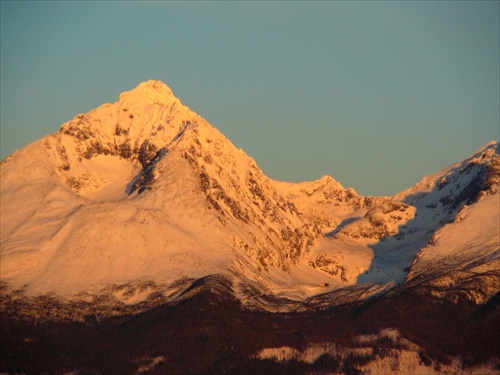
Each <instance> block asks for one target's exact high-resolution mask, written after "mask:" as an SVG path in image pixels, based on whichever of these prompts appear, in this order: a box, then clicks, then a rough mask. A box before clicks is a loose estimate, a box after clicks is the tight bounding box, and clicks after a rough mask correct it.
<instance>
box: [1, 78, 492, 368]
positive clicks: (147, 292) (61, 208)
mask: <svg viewBox="0 0 500 375" xmlns="http://www.w3.org/2000/svg"><path fill="white" fill-rule="evenodd" d="M499 154H500V145H499V144H498V143H497V142H490V143H488V144H486V145H485V146H484V147H483V148H481V149H480V150H478V151H477V152H475V153H474V154H473V155H472V156H471V157H469V158H468V159H465V160H464V161H461V162H458V163H456V164H453V165H451V166H449V167H447V168H445V169H443V170H441V171H439V172H437V173H436V174H433V175H430V176H427V177H425V178H424V179H422V181H420V182H419V183H418V184H416V185H415V186H414V187H411V188H409V189H407V190H405V191H403V192H401V193H399V194H396V195H395V196H393V197H363V196H360V195H358V194H357V193H356V192H355V191H354V190H353V189H352V188H344V187H343V186H342V185H341V184H340V183H338V182H337V181H335V180H334V179H333V178H332V177H330V176H325V177H323V178H321V179H320V180H318V181H311V182H303V183H287V182H280V181H274V180H272V179H269V178H268V177H266V176H265V175H264V174H263V173H262V171H261V170H260V169H259V168H258V166H257V165H256V163H255V161H254V160H253V159H252V158H251V157H249V156H248V155H247V154H245V152H244V151H242V150H240V149H238V148H236V147H235V146H234V145H233V144H232V143H231V142H230V141H229V140H228V139H227V138H226V137H225V136H224V135H223V134H221V133H220V132H219V131H218V130H217V129H215V128H214V127H212V126H211V125H210V124H209V123H208V122H207V121H206V120H205V119H203V118H202V117H200V116H199V115H197V114H196V113H194V112H192V111H191V110H190V109H189V108H187V107H186V106H184V105H183V104H182V103H181V102H180V101H179V99H177V98H176V97H175V96H174V95H173V94H172V91H171V90H170V89H169V88H168V87H167V86H166V85H165V84H163V83H161V82H159V81H148V82H144V83H141V84H140V85H139V86H138V87H137V88H135V89H133V90H131V91H129V92H125V93H123V94H121V95H120V96H119V98H118V101H117V102H116V103H113V104H104V105H102V106H101V107H99V108H97V109H94V110H92V111H90V112H89V113H87V114H79V115H77V116H76V117H75V118H74V119H72V120H70V121H68V122H66V123H64V124H62V126H61V127H60V129H59V131H57V132H55V133H53V134H51V135H47V136H45V137H44V138H42V139H40V140H38V141H36V142H34V143H32V144H30V145H28V146H26V147H24V148H22V149H19V150H17V151H16V152H14V153H13V154H12V155H10V156H9V157H7V158H6V159H5V160H3V161H2V163H1V196H0V198H1V222H0V225H1V259H0V260H1V262H0V271H1V272H0V274H1V285H0V288H1V290H2V294H1V299H0V311H2V315H3V316H4V317H5V318H6V319H5V322H2V323H1V324H0V332H1V333H2V335H4V334H5V337H6V338H7V339H8V340H5V341H4V340H0V345H2V347H1V348H0V349H2V350H1V351H2V353H6V355H5V356H3V355H2V356H1V357H0V371H4V370H5V371H7V372H15V373H19V372H23V371H24V372H26V373H30V372H32V371H35V372H43V371H46V372H47V371H48V372H61V371H62V370H61V369H64V370H65V371H79V369H85V370H88V371H94V370H95V369H96V367H95V366H101V367H102V366H103V363H105V361H104V360H103V359H102V358H101V355H102V354H101V353H105V352H106V351H110V350H111V351H116V350H117V351H118V352H119V353H120V354H117V355H115V356H112V355H111V356H107V357H109V358H113V360H112V361H111V362H109V363H108V367H106V368H107V371H108V372H120V373H136V374H137V373H141V372H145V371H150V372H154V371H156V373H165V372H168V373H186V372H188V373H196V372H200V371H201V372H206V371H208V370H210V371H212V372H214V373H232V372H233V373H245V372H250V373H266V372H268V373H272V372H276V371H278V372H280V371H281V372H283V371H284V372H286V373H290V372H293V371H296V372H297V371H299V372H300V373H307V372H308V371H312V372H317V371H320V372H321V371H327V372H328V371H330V372H332V371H333V372H334V373H356V371H358V372H359V371H365V372H375V373H387V372H394V373H405V372H406V373H408V372H410V373H413V372H420V373H434V372H436V373H439V372H440V369H444V371H452V372H456V371H458V370H460V371H462V372H461V373H464V374H465V373H467V374H468V373H475V372H476V373H484V372H491V373H495V371H496V369H497V367H498V365H499V364H500V347H499V346H498V342H500V338H499V337H497V336H498V334H496V333H495V332H497V331H498V330H495V329H494V328H493V329H492V327H498V324H500V321H499V317H500V304H499V299H498V296H499V291H500V233H499V230H500V229H499V228H500V225H499V223H500V193H499V190H500V189H499V186H500V155H499ZM436 301H437V302H436ZM450 311H451V313H450ZM276 313H277V314H276ZM130 317H131V318H130ZM414 317H415V319H417V320H418V321H419V323H418V325H416V324H415V322H414V320H413V319H414ZM2 320H3V319H2ZM46 322H51V323H47V324H48V325H45V323H46ZM75 322H78V323H75ZM39 323H40V324H39ZM72 324H76V325H72ZM458 325H460V327H458ZM82 327H83V328H82ZM95 327H97V328H95ZM193 327H197V328H193ZM159 332H161V334H159ZM478 332H480V334H479V335H478V334H477V333H478ZM75 337H76V338H75ZM128 337H134V341H133V342H132V341H130V339H128ZM241 337H244V338H245V339H244V340H243V341H241ZM278 337H279V339H278ZM136 339H137V340H138V341H137V343H136V342H135V340H136ZM2 342H5V343H6V344H5V345H4V344H3V343H2ZM39 342H44V343H45V344H44V345H38V344H37V343H39ZM60 342H64V343H65V344H64V345H68V346H73V347H74V348H75V349H74V351H73V354H71V355H69V356H67V355H66V354H64V353H67V352H68V350H69V349H68V348H66V347H64V348H62V347H60V345H61V344H60ZM153 342H154V344H153ZM436 342H437V343H439V344H435V343H436ZM207 343H208V344H207ZM82 345H83V347H84V348H86V349H82ZM290 345H291V346H290ZM116 348H120V349H116ZM193 348H197V350H199V351H200V352H201V354H200V352H196V351H195V350H194V349H193ZM47 350H52V352H48V351H47ZM187 352H189V353H192V354H189V355H188V354H186V353H187ZM26 353H29V356H30V358H31V359H30V361H27V358H26V355H27V354H26ZM76 353H82V354H76ZM130 353H135V354H133V355H131V354H130ZM141 353H142V354H141ZM194 355H195V356H196V360H195V361H194V360H190V358H192V357H193V356H194ZM78 356H81V357H78ZM47 358H49V359H47ZM51 358H52V359H51ZM78 358H79V359H78ZM123 358H127V359H126V360H124V359H123ZM492 358H493V359H495V358H496V359H495V361H496V362H495V361H493V362H492V363H489V362H488V361H490V362H491V360H492ZM59 361H63V362H64V365H60V364H59V363H60V362H59ZM283 361H285V362H283ZM28 362H29V363H30V365H29V367H24V370H23V368H21V367H19V364H25V363H28ZM487 362H488V363H487ZM40 363H42V364H43V365H40ZM54 363H58V364H57V365H55V367H54ZM77 363H78V364H79V365H75V364H77ZM283 363H285V364H283ZM95 364H97V365H95ZM12 366H15V367H12ZM40 366H41V367H40ZM51 366H52V367H51ZM59 366H61V367H59ZM75 366H76V367H75ZM235 366H236V367H235ZM238 366H244V367H241V368H239V367H238ZM252 366H257V367H252ZM259 366H260V367H259ZM262 366H264V367H262ZM266 366H267V367H266ZM283 366H284V367H283ZM287 366H288V367H287ZM441 366H445V367H443V368H442V367H441ZM474 366H479V367H474ZM495 366H496V367H495ZM155 368H156V370H154V369H155ZM134 369H135V370H134ZM42 370H43V371H42ZM431 370H432V371H431ZM96 371H97V370H96ZM94 372H95V371H94Z"/></svg>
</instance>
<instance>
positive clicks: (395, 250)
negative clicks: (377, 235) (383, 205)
mask: <svg viewBox="0 0 500 375" xmlns="http://www.w3.org/2000/svg"><path fill="white" fill-rule="evenodd" d="M470 160H471V159H469V160H465V161H464V162H462V163H461V164H460V165H459V166H457V167H455V168H453V169H451V170H450V171H449V172H448V173H447V174H446V175H445V176H444V177H443V178H442V179H441V182H440V183H439V182H437V183H436V184H435V186H434V188H433V189H432V190H431V191H430V192H419V193H415V194H412V195H408V196H406V197H405V198H404V199H403V201H402V202H403V203H405V204H408V205H412V206H414V207H415V208H416V211H415V216H414V218H413V219H411V220H409V221H408V222H406V223H405V224H404V225H400V226H399V227H398V232H397V233H396V234H395V235H392V236H387V237H383V238H381V239H380V240H379V242H377V243H375V244H373V245H370V246H369V247H370V248H371V249H372V250H373V254H374V257H373V260H372V262H371V265H370V267H369V269H368V270H367V271H366V272H364V273H363V274H360V275H359V276H358V279H357V283H358V284H361V283H378V284H385V283H389V282H396V283H400V282H402V281H403V280H404V278H405V277H406V274H407V273H408V271H409V269H410V267H411V265H412V262H413V260H414V259H415V256H416V255H417V254H418V252H419V251H420V250H421V249H422V248H424V247H425V246H426V245H427V244H428V243H429V241H431V239H432V237H433V236H434V234H435V233H436V232H437V231H438V230H439V229H440V228H442V227H443V226H445V225H446V224H448V223H451V222H453V221H454V220H455V218H456V216H457V214H458V213H459V212H460V209H461V208H462V207H463V206H464V205H470V204H473V203H475V202H476V201H477V200H478V198H479V194H480V193H481V192H482V191H485V190H488V189H489V187H490V183H489V179H490V177H491V175H492V174H495V173H498V171H496V169H494V168H490V167H489V166H488V165H487V164H479V163H469V161H470ZM492 169H493V171H492ZM382 225H383V224H382Z"/></svg>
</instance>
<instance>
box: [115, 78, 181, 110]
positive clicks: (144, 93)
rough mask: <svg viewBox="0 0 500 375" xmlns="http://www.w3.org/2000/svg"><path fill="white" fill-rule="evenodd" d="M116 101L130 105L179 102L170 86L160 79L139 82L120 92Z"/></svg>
mask: <svg viewBox="0 0 500 375" xmlns="http://www.w3.org/2000/svg"><path fill="white" fill-rule="evenodd" d="M118 102H119V103H122V104H125V105H128V106H131V105H148V104H159V105H166V104H170V103H172V102H179V99H177V98H176V97H175V96H174V94H173V93H172V90H171V89H170V87H168V86H167V85H166V84H164V83H163V82H161V81H156V80H149V81H145V82H142V83H140V84H139V85H138V86H137V87H136V88H134V89H132V90H130V91H125V92H123V93H122V94H120V96H119V98H118Z"/></svg>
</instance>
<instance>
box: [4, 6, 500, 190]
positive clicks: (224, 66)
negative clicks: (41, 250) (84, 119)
mask: <svg viewBox="0 0 500 375" xmlns="http://www.w3.org/2000/svg"><path fill="white" fill-rule="evenodd" d="M499 4H500V3H499V2H498V1H491V2H481V1H470V2H467V1H465V2H458V1H449V2H445V1H439V2H431V1H422V2H409V1H401V2H393V1H388V2H382V1H381V2H362V1H352V2H340V1H335V2H69V1H65V2H42V1H36V2H6V1H2V2H1V33H0V36H1V86H0V87H1V96H0V100H1V101H0V103H1V112H0V113H1V122H0V124H1V158H2V159H3V158H4V157H6V156H7V155H8V154H10V153H11V152H13V151H14V150H15V149H17V148H20V147H22V146H24V145H26V144H28V143H30V142H32V141H34V140H35V139H38V138H40V137H42V136H44V135H45V134H48V133H52V132H54V131H56V130H57V129H58V128H59V126H60V125H61V124H62V123H63V122H65V121H68V120H70V119H71V118H73V117H74V116H75V115H76V114H78V113H86V112H88V111H89V110H91V109H92V108H95V107H97V106H99V105H101V104H103V103H107V102H115V101H116V100H117V98H118V96H119V94H120V93H121V92H123V91H127V90H130V89H132V88H134V87H136V86H137V85H138V84H139V83H140V82H142V81H145V80H148V79H158V80H161V81H163V82H165V83H166V84H167V85H168V86H170V87H171V88H172V90H173V92H174V94H175V95H176V96H177V97H178V98H179V99H180V100H181V101H182V102H183V103H184V104H185V105H187V106H188V107H190V108H191V109H192V110H194V111H195V112H197V113H198V114H199V115H201V116H203V117H205V118H206V119H207V120H208V121H209V122H210V123H211V124H212V125H213V126H215V127H216V128H218V129H219V130H220V131H221V132H222V133H224V134H225V135H226V136H227V137H228V138H229V139H230V140H231V141H232V142H233V143H234V144H235V145H236V146H238V147H240V148H242V149H244V150H245V151H246V152H247V153H248V154H249V155H250V156H252V157H253V158H254V159H255V160H256V161H257V163H258V165H259V166H260V168H261V169H262V170H263V171H264V173H266V174H267V175H268V176H269V177H271V178H274V179H279V180H286V181H296V182H298V181H306V180H314V179H318V178H320V177H322V176H323V175H325V174H328V175H331V176H332V177H333V178H335V179H336V180H338V181H339V182H340V183H342V184H343V185H344V186H346V187H347V186H351V187H353V188H354V189H356V191H357V192H358V193H360V194H363V195H391V194H394V193H396V192H398V191H400V190H403V189H405V188H407V187H409V186H411V185H413V184H414V183H416V182H417V181H419V180H420V179H421V178H422V177H424V176H425V175H428V174H431V173H434V172H436V171H438V170H440V169H442V168H444V167H446V166H447V165H449V164H451V163H453V162H455V161H459V160H462V159H464V158H466V157H467V156H469V155H470V154H472V153H473V152H474V151H476V150H477V149H478V148H480V147H481V146H483V145H484V144H485V143H487V142H488V141H490V140H492V139H493V140H498V139H499V137H500V134H499V133H500V119H499V111H500V109H499V102H500V95H499V91H500V83H499V64H500V62H499V55H500V52H499V45H500V41H499V18H500V8H499Z"/></svg>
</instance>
